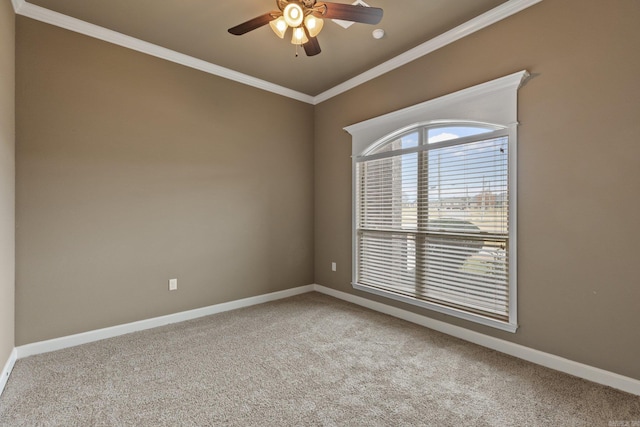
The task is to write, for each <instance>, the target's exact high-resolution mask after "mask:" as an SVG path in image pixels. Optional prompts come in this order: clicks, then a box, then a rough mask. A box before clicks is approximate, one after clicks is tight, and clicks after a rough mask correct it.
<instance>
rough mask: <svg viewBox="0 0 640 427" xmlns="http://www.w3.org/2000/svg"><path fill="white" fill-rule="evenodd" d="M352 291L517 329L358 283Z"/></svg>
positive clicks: (494, 326) (498, 326) (501, 328)
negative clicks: (355, 290)
mask: <svg viewBox="0 0 640 427" xmlns="http://www.w3.org/2000/svg"><path fill="white" fill-rule="evenodd" d="M352 286H353V288H354V289H357V290H360V291H363V292H368V293H371V294H374V295H378V296H382V297H385V298H389V299H392V300H395V301H400V302H403V303H406V304H411V305H415V306H417V307H421V308H426V309H427V310H432V311H436V312H438V313H442V314H446V315H449V316H453V317H457V318H460V319H464V320H468V321H470V322H474V323H478V324H481V325H484V326H489V327H492V328H495V329H500V330H503V331H507V332H511V333H515V332H516V330H517V329H518V325H517V324H515V323H509V322H502V321H500V320H496V319H491V318H489V317H484V316H480V315H476V314H472V313H468V312H465V311H462V310H456V309H455V308H451V307H445V306H442V305H438V304H434V303H430V302H427V301H422V300H419V299H417V298H411V297H408V296H404V295H398V294H395V293H393V292H389V291H385V290H382V289H378V288H374V287H372V286H367V285H361V284H359V283H352Z"/></svg>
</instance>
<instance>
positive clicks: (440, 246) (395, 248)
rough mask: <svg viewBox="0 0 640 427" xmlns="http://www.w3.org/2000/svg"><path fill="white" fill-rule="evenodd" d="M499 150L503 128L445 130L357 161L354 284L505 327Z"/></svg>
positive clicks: (503, 189)
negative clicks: (431, 304) (498, 322)
mask: <svg viewBox="0 0 640 427" xmlns="http://www.w3.org/2000/svg"><path fill="white" fill-rule="evenodd" d="M455 131H458V133H460V134H462V135H463V136H462V137H460V136H459V135H455V134H453V133H451V132H455ZM465 134H470V136H465ZM508 151H509V137H508V133H507V132H506V131H505V130H498V131H495V130H492V129H482V128H478V127H470V126H464V125H457V126H451V125H448V126H447V127H446V128H443V127H442V126H439V127H429V126H425V127H422V128H419V129H415V130H413V131H412V132H409V133H406V134H404V135H403V136H402V137H399V138H398V137H395V138H393V139H392V140H389V141H386V142H383V143H382V144H379V145H378V148H376V149H374V150H372V151H371V152H369V153H367V154H366V155H364V156H361V157H359V158H358V159H357V161H356V179H357V182H356V211H357V214H356V246H357V247H356V250H357V256H356V257H355V259H356V260H357V261H356V262H357V266H356V281H357V283H358V284H360V285H365V286H369V287H373V288H377V289H380V290H383V291H385V292H390V293H393V294H397V295H400V296H405V297H409V298H413V299H418V300H422V301H425V302H429V303H433V304H437V305H441V306H446V307H449V308H452V309H455V310H461V311H465V312H469V313H474V314H477V315H481V316H484V317H488V318H492V319H496V320H498V321H503V322H507V321H508V320H509V263H508V261H509V257H508V253H509V250H508V249H509V161H508V160H509V152H508Z"/></svg>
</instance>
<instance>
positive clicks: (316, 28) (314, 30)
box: [304, 15, 324, 37]
mask: <svg viewBox="0 0 640 427" xmlns="http://www.w3.org/2000/svg"><path fill="white" fill-rule="evenodd" d="M323 25H324V21H323V20H322V19H321V18H316V17H315V16H313V15H307V17H306V18H304V26H305V27H307V30H309V35H310V36H311V37H315V36H317V35H318V34H320V31H321V30H322V26H323Z"/></svg>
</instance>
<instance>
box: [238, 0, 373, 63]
mask: <svg viewBox="0 0 640 427" xmlns="http://www.w3.org/2000/svg"><path fill="white" fill-rule="evenodd" d="M276 4H277V5H278V9H279V10H275V11H271V12H268V13H265V14H264V15H260V16H258V17H256V18H253V19H250V20H248V21H247V22H243V23H242V24H240V25H236V26H235V27H233V28H229V32H230V33H231V34H233V35H236V36H240V35H242V34H246V33H248V32H249V31H253V30H255V29H257V28H260V27H262V26H264V25H266V24H269V25H270V26H271V29H272V30H273V32H275V33H276V35H277V36H278V37H280V38H281V39H282V38H284V36H285V33H286V32H287V29H288V28H289V27H291V28H293V35H292V37H291V43H293V44H294V45H296V46H299V45H302V46H303V47H304V51H305V53H306V54H307V56H314V55H317V54H319V53H320V52H321V50H320V44H319V43H318V40H317V39H316V36H317V35H318V34H319V33H320V30H322V26H323V21H322V18H329V19H341V20H343V21H352V22H360V23H364V24H377V23H378V22H380V20H381V19H382V9H380V8H378V7H363V6H356V5H351V4H342V3H331V2H320V1H317V0H276ZM296 55H297V53H296Z"/></svg>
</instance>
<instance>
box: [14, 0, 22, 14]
mask: <svg viewBox="0 0 640 427" xmlns="http://www.w3.org/2000/svg"><path fill="white" fill-rule="evenodd" d="M11 4H12V5H13V11H14V12H15V13H16V14H17V13H18V11H19V10H20V6H22V5H23V4H24V0H11Z"/></svg>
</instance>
